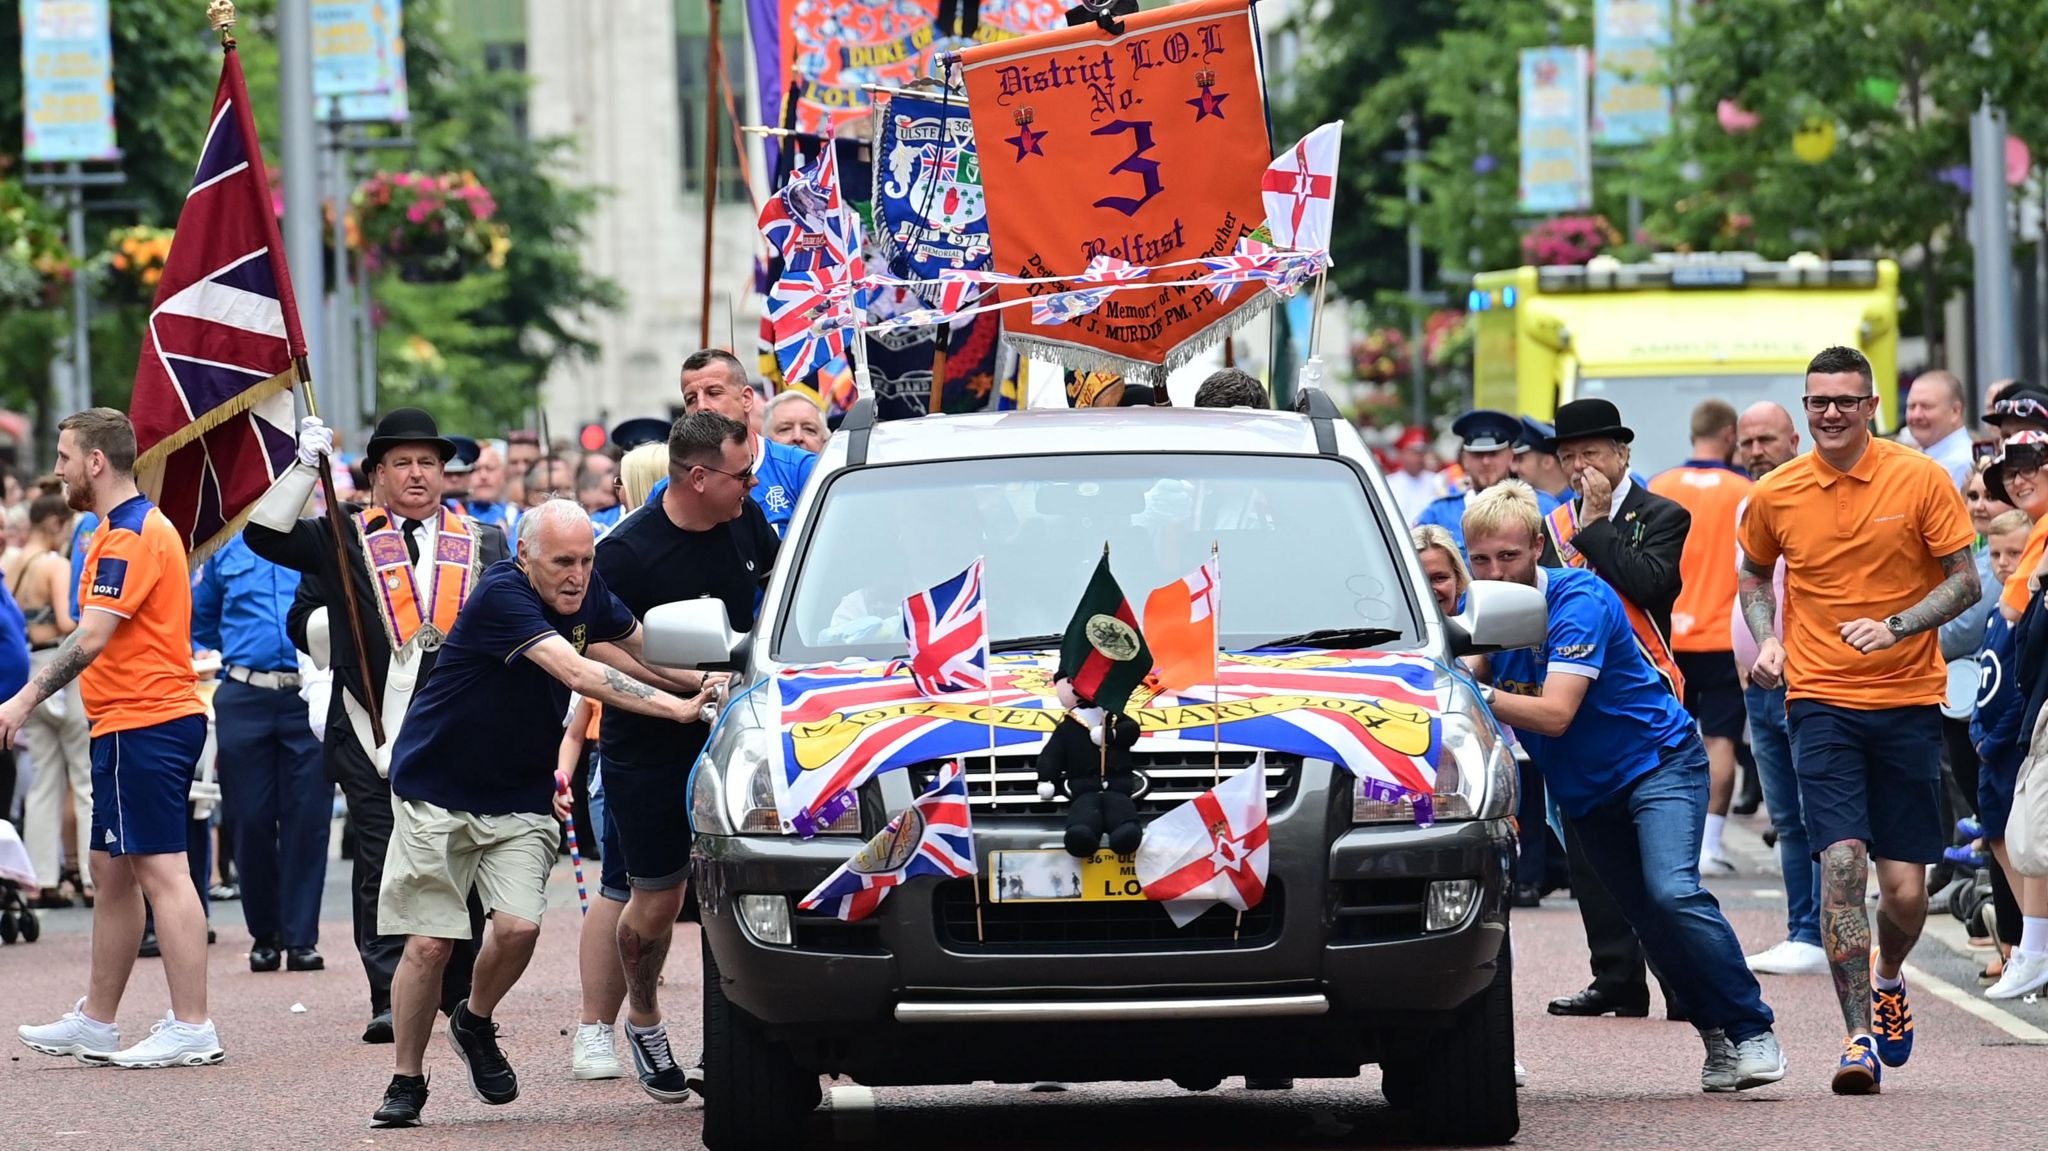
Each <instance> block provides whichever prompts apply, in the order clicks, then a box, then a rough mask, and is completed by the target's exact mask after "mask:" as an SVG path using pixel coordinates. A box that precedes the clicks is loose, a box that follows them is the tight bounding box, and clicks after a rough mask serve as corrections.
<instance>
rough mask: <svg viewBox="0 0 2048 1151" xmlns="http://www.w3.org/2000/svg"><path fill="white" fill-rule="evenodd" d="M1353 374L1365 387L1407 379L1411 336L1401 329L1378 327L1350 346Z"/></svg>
mask: <svg viewBox="0 0 2048 1151" xmlns="http://www.w3.org/2000/svg"><path fill="white" fill-rule="evenodd" d="M1351 375H1352V378H1353V379H1356V380H1357V381H1358V382H1360V383H1363V384H1391V383H1393V382H1394V381H1396V380H1403V379H1406V378H1407V377H1408V337H1407V336H1405V335H1403V334H1402V332H1401V329H1399V328H1375V329H1373V330H1372V331H1370V332H1367V333H1366V334H1365V335H1364V336H1363V337H1361V338H1359V339H1357V340H1354V341H1352V344H1351Z"/></svg>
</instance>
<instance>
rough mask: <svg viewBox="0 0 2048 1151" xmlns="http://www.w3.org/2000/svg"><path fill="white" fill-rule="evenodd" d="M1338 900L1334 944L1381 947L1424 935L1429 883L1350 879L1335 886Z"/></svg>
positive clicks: (1401, 879)
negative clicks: (1383, 944)
mask: <svg viewBox="0 0 2048 1151" xmlns="http://www.w3.org/2000/svg"><path fill="white" fill-rule="evenodd" d="M1331 887H1332V889H1333V894H1334V895H1335V896H1336V900H1335V911H1336V924H1335V929H1334V930H1333V931H1332V932H1331V935H1330V942H1332V943H1381V942H1385V941H1388V940H1394V939H1409V938H1413V937H1415V936H1419V935H1421V934H1422V918H1423V901H1424V900H1425V899H1426V898H1427V895H1428V890H1429V880H1427V879H1410V878H1396V879H1347V880H1340V881H1339V882H1337V883H1334V884H1332V885H1331Z"/></svg>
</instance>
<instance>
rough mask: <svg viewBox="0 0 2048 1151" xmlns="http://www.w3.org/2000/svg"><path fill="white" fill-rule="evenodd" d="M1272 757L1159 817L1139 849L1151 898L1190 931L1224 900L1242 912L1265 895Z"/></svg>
mask: <svg viewBox="0 0 2048 1151" xmlns="http://www.w3.org/2000/svg"><path fill="white" fill-rule="evenodd" d="M1266 840H1267V827H1266V753H1265V752H1263V751H1262V752H1260V753H1259V754H1258V756H1257V757H1256V758H1255V759H1253V760H1252V765H1251V766H1250V767H1247V768H1245V769H1244V770H1243V771H1240V772H1238V773H1237V774H1236V775H1233V776H1231V777H1230V778H1229V779H1227V780H1225V781H1224V782H1223V783H1222V785H1221V786H1218V787H1215V788H1212V789H1210V790H1208V791H1205V792H1203V793H1202V794H1200V795H1198V796H1196V797H1195V798H1193V799H1191V800H1189V801H1187V802H1186V803H1183V804H1181V805H1180V806H1179V807H1176V808H1174V809H1173V810H1172V811H1169V812H1167V813H1166V814H1165V815H1162V816H1160V817H1159V818H1158V819H1155V820H1153V821H1152V822H1151V824H1149V825H1148V826H1147V827H1146V828H1145V839H1144V841H1143V842H1142V843H1140V844H1139V845H1138V856H1137V861H1136V862H1137V868H1138V882H1139V883H1140V884H1141V885H1143V887H1144V891H1145V898H1147V899H1156V900H1158V901H1160V902H1161V903H1164V904H1165V905H1166V913H1167V914H1168V915H1170V916H1172V917H1173V923H1174V926H1176V927H1186V926H1187V925H1188V924H1190V923H1192V922H1194V921H1195V919H1196V917H1198V916H1200V915H1201V914H1202V913H1203V912H1205V911H1207V910H1209V909H1210V908H1211V907H1213V906H1215V905H1216V904H1218V903H1226V904H1229V905H1230V906H1232V907H1235V908H1237V909H1238V910H1239V911H1244V910H1246V909H1248V908H1252V907H1256V906H1258V904H1259V901H1260V900H1262V899H1264V898H1265V897H1266V874H1267V869H1268V867H1269V865H1270V857H1271V851H1270V850H1269V848H1268V846H1267V842H1266Z"/></svg>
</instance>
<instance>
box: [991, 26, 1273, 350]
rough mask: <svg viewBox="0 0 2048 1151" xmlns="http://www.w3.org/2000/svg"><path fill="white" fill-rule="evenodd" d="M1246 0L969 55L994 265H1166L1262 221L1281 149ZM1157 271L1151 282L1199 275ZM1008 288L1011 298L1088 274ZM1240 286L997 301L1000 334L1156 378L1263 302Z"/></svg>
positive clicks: (1215, 249) (1203, 252)
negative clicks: (1067, 304) (1048, 319)
mask: <svg viewBox="0 0 2048 1151" xmlns="http://www.w3.org/2000/svg"><path fill="white" fill-rule="evenodd" d="M1257 36H1258V31H1257V27H1256V25H1255V23H1254V21H1253V18H1252V13H1251V9H1250V6H1249V3H1248V0H1195V2H1193V3H1187V4H1177V5H1175V6H1173V7H1171V8H1162V9H1159V10H1156V11H1153V12H1147V13H1144V14H1141V15H1135V16H1130V17H1126V18H1125V20H1124V31H1123V33H1122V34H1121V35H1114V36H1113V35H1111V34H1110V33H1108V32H1106V31H1104V30H1103V29H1101V28H1100V27H1098V26H1097V25H1094V24H1084V25H1080V26H1078V27H1074V28H1065V29H1061V30H1059V31H1054V32H1045V33H1041V34H1039V35H1036V36H1026V37H1023V38H1021V39H1017V40H1010V41H1006V42H1003V43H998V44H983V45H978V46H976V47H973V48H969V49H966V50H965V51H963V52H962V53H961V54H960V59H961V67H962V72H963V74H964V77H965V80H966V85H967V102H968V110H969V113H970V114H971V115H972V117H973V119H974V137H975V142H976V146H977V149H978V150H979V152H980V154H981V171H982V182H983V190H984V192H985V193H986V197H987V203H988V221H989V237H990V242H991V250H992V253H993V259H992V266H993V267H994V269H995V270H997V271H1001V272H1008V273H1011V274H1013V275H1020V276H1030V277H1047V276H1076V275H1078V274H1080V273H1081V272H1082V271H1083V270H1085V269H1086V268H1087V266H1088V262H1089V261H1090V260H1092V259H1094V258H1095V257H1097V256H1108V257H1111V258H1113V259H1117V260H1123V261H1125V262H1127V263H1131V264H1137V265H1141V266H1148V267H1149V266H1156V265H1160V264H1167V263H1172V262H1174V261H1180V260H1193V259H1195V258H1197V257H1201V256H1214V255H1222V254H1225V253H1228V252H1230V251H1232V250H1233V249H1234V248H1236V246H1237V241H1238V239H1239V238H1240V237H1242V236H1246V235H1249V234H1251V232H1252V230H1253V229H1255V228H1257V227H1258V226H1259V225H1260V224H1261V223H1262V222H1263V221H1264V219H1265V209H1264V207H1263V205H1262V203H1261V200H1260V197H1259V186H1260V181H1261V178H1262V177H1263V175H1264V173H1265V169H1266V164H1267V162H1268V161H1270V160H1271V159H1272V156H1273V144H1272V140H1271V138H1270V136H1269V135H1268V134H1267V131H1266V108H1265V85H1264V77H1263V76H1262V75H1261V73H1260V69H1259V57H1258V48H1257ZM1201 272H1202V269H1201V267H1200V266H1185V267H1179V268H1164V269H1160V270H1158V271H1155V272H1153V273H1152V274H1151V275H1150V276H1148V277H1146V279H1145V281H1144V282H1145V283H1146V284H1148V285H1150V284H1158V283H1164V282H1167V281H1174V280H1192V279H1195V278H1197V276H1198V275H1200V273H1201ZM1086 286H1087V285H1086V284H1085V283H1077V282H1075V281H1072V280H1067V281H1064V282H1057V283H1046V284H1028V285H1017V284H1009V285H1003V286H1001V287H1000V288H999V289H998V290H999V291H1000V292H1001V293H1002V295H1003V298H1005V299H1016V298H1020V297H1022V296H1025V295H1043V294H1046V293H1051V292H1059V291H1067V290H1071V289H1073V288H1077V287H1086ZM1271 299H1272V295H1271V294H1270V293H1267V292H1248V291H1239V292H1237V293H1235V294H1233V295H1232V296H1231V298H1230V299H1229V300H1228V301H1224V302H1219V301H1218V300H1217V299H1216V297H1215V296H1214V295H1213V294H1211V293H1210V291H1209V290H1208V289H1207V288H1199V287H1149V286H1148V287H1143V288H1132V289H1129V290H1124V291H1118V292H1115V293H1112V294H1111V295H1110V296H1109V298H1108V300H1107V301H1106V302H1104V303H1103V304H1102V306H1101V307H1100V308H1098V309H1096V310H1095V311H1093V312H1090V313H1089V314H1087V315H1083V316H1079V317H1077V318H1075V319H1073V320H1070V321H1068V322H1066V323H1061V324H1045V325H1040V324H1035V323H1032V322H1031V317H1030V312H1029V309H1027V308H1024V307H1021V306H1020V307H1018V308H1013V309H1010V310H1008V311H1006V312H1004V314H1003V338H1004V339H1006V340H1008V341H1010V342H1011V343H1012V344H1015V345H1017V346H1018V347H1019V349H1020V350H1021V351H1024V352H1026V353H1028V354H1031V355H1036V356H1041V357H1045V358H1050V359H1053V360H1057V361H1060V362H1062V363H1065V364H1066V365H1067V366H1068V367H1074V368H1095V367H1108V368H1113V369H1116V370H1120V371H1123V372H1125V373H1126V374H1128V375H1129V376H1130V377H1131V378H1132V379H1134V380H1139V381H1144V382H1159V381H1162V380H1163V379H1164V377H1165V369H1167V368H1171V367H1174V366H1177V365H1178V364H1180V363H1181V362H1183V361H1185V360H1187V359H1188V358H1191V357H1192V356H1193V355H1194V354H1195V353H1197V352H1199V351H1200V350H1202V349H1203V348H1204V347H1207V346H1208V345H1209V344H1211V343H1214V342H1215V341H1217V340H1220V339H1222V338H1223V336H1224V335H1226V334H1227V333H1228V332H1229V331H1230V329H1231V328H1232V327H1233V326H1235V324H1237V323H1241V322H1242V321H1243V320H1244V319H1247V318H1249V317H1250V316H1251V315H1253V314H1254V313H1255V312H1256V311H1257V310H1258V309H1257V308H1256V307H1253V306H1251V305H1254V304H1256V303H1261V302H1267V301H1270V300H1271Z"/></svg>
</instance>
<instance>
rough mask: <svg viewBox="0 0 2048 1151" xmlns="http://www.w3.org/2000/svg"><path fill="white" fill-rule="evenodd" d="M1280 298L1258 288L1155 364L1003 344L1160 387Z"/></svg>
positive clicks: (1025, 339) (1062, 344)
mask: <svg viewBox="0 0 2048 1151" xmlns="http://www.w3.org/2000/svg"><path fill="white" fill-rule="evenodd" d="M1279 300H1280V297H1279V296H1278V295H1276V294H1274V292H1273V290H1272V289H1271V288H1263V287H1262V288H1259V289H1258V295H1256V296H1254V297H1252V298H1251V299H1250V300H1247V301H1245V302H1244V303H1243V304H1240V305H1239V306H1238V307H1236V308H1233V309H1231V311H1230V312H1228V313H1227V314H1225V315H1224V316H1222V317H1221V318H1219V319H1217V320H1216V321H1214V322H1213V323H1211V324H1210V325H1209V326H1208V327H1206V328H1203V329H1202V330H1201V331H1199V332H1196V333H1195V334H1194V335H1192V336H1189V337H1188V338H1187V339H1185V340H1182V341H1181V342H1180V343H1178V344H1175V345H1174V346H1173V348H1172V350H1170V351H1169V352H1167V353H1166V359H1165V360H1164V361H1163V362H1161V363H1157V364H1151V363H1145V362H1143V361H1141V360H1132V359H1128V358H1126V357H1123V356H1118V355H1115V354H1112V353H1110V352H1107V351H1105V350H1103V349H1101V348H1097V347H1091V346H1089V345H1087V344H1079V343H1073V342H1070V341H1067V340H1053V339H1047V338H1046V337H1044V336H1040V335H1034V334H1028V333H1013V332H1011V331H1010V330H1009V329H1008V328H1005V329H1004V330H1003V343H1005V344H1006V345H1008V346H1009V347H1011V348H1013V349H1015V350H1016V352H1017V353H1018V354H1019V355H1022V356H1026V357H1028V358H1030V359H1034V360H1048V361H1050V362H1052V363H1055V364H1058V365H1060V366H1061V367H1063V368H1068V369H1071V370H1073V371H1077V372H1116V373H1118V374H1119V375H1121V376H1123V377H1124V379H1125V380H1127V381H1129V382H1130V383H1134V384H1149V385H1152V386H1154V387H1164V386H1165V384H1166V377H1167V375H1168V374H1170V373H1171V372H1172V371H1173V370H1174V369H1176V368H1180V367H1184V366H1186V365H1188V364H1190V363H1193V362H1194V360H1195V357H1197V356H1199V355H1201V354H1202V353H1203V352H1206V351H1208V350H1209V349H1210V348H1213V347H1215V346H1216V345H1217V344H1220V343H1222V342H1223V341H1224V340H1225V339H1227V338H1229V337H1230V336H1232V335H1234V334H1236V332H1237V330H1238V329H1239V328H1242V327H1244V326H1245V325H1246V324H1249V323H1251V322H1252V321H1253V320H1255V319H1258V318H1259V317H1260V316H1262V315H1264V314H1265V313H1266V311H1267V310H1268V309H1270V308H1271V307H1272V306H1273V305H1274V304H1275V303H1278V302H1279Z"/></svg>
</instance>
